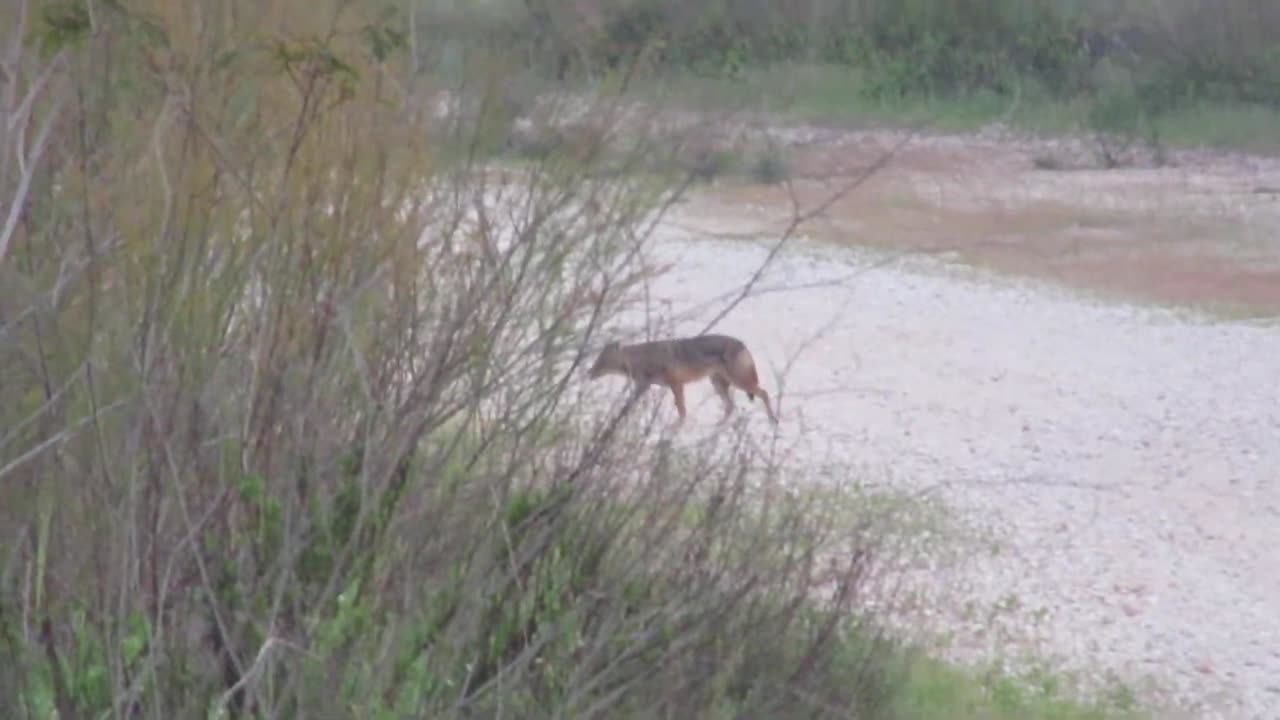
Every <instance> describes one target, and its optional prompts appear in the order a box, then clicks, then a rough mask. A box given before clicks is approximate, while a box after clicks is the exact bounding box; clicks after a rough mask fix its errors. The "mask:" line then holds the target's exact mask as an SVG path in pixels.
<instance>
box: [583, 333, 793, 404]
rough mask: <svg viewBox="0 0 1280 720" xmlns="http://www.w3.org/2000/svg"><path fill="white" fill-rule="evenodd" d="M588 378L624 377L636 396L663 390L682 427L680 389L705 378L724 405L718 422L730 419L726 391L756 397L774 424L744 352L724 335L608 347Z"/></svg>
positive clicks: (738, 343) (752, 364)
mask: <svg viewBox="0 0 1280 720" xmlns="http://www.w3.org/2000/svg"><path fill="white" fill-rule="evenodd" d="M589 374H590V376H591V379H592V380H594V379H596V378H598V377H600V376H602V375H609V374H616V375H625V376H626V377H629V378H631V381H632V382H634V383H635V386H636V392H642V391H644V390H646V389H647V388H648V387H649V386H650V385H654V384H660V385H666V386H667V387H669V388H671V394H672V395H673V396H674V397H675V401H676V411H677V412H679V413H680V421H681V422H683V421H684V418H685V408H684V386H685V385H686V384H688V383H691V382H697V381H699V380H701V379H703V378H705V377H710V378H711V384H712V385H714V386H715V388H716V393H717V394H718V395H719V396H720V398H721V399H722V400H724V418H723V419H722V420H721V422H724V421H725V420H728V419H729V416H730V415H732V414H733V407H734V406H733V398H732V397H731V396H730V395H729V388H730V387H731V386H732V387H736V388H738V389H739V390H741V391H743V392H745V393H746V394H747V397H748V398H750V399H752V400H754V399H755V398H756V396H759V397H760V399H761V400H762V401H764V409H765V412H767V413H769V419H770V420H772V421H773V422H774V424H777V422H778V417H777V416H776V415H774V414H773V407H772V406H770V404H769V393H767V392H765V391H764V388H761V387H760V378H759V376H758V375H757V374H756V363H755V360H754V359H753V358H752V357H751V353H750V352H748V351H747V346H746V345H745V344H743V342H742V341H741V340H739V339H737V338H733V337H729V336H727V335H698V336H696V337H690V338H680V339H677V340H657V341H653V342H644V343H637V344H635V345H620V344H618V343H616V342H611V343H609V344H608V345H606V346H605V347H604V349H603V350H601V351H600V355H599V356H598V357H597V358H596V362H595V364H594V365H592V366H591V371H590V373H589Z"/></svg>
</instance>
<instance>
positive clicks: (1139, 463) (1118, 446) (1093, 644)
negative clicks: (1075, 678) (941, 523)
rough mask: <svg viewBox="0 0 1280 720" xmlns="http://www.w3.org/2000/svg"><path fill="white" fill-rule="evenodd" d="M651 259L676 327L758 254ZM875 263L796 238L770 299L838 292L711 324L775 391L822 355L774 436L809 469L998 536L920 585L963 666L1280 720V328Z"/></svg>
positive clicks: (666, 234) (697, 321)
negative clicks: (801, 451)
mask: <svg viewBox="0 0 1280 720" xmlns="http://www.w3.org/2000/svg"><path fill="white" fill-rule="evenodd" d="M727 220H728V219H726V221H727ZM655 251H656V254H657V255H658V256H659V259H661V260H667V261H673V262H675V263H676V267H675V269H674V270H673V272H671V273H670V274H668V275H667V276H665V277H663V278H661V279H660V280H658V281H657V282H656V284H655V285H654V287H653V290H652V292H653V297H654V300H655V301H656V302H657V303H658V304H659V307H663V308H669V309H670V310H672V311H675V312H680V313H683V312H686V311H689V310H690V309H693V308H697V307H700V306H703V304H704V303H706V302H707V301H710V300H711V299H713V298H715V297H717V296H720V295H722V294H724V293H726V292H730V291H731V290H732V289H733V288H735V287H737V286H739V285H740V284H741V283H742V282H743V281H745V280H746V279H747V278H748V277H749V276H750V274H751V273H752V272H753V271H754V269H755V268H756V267H758V265H759V263H760V262H761V260H762V259H763V257H764V254H765V249H764V247H763V246H762V245H759V244H755V243H749V242H737V241H730V242H721V241H713V240H707V239H704V238H697V239H694V238H692V237H690V236H688V235H687V234H682V233H681V232H680V231H679V230H676V229H674V228H670V227H669V228H666V229H665V230H663V231H662V239H661V242H659V243H658V245H657V246H656V247H655ZM873 263H874V258H873V257H872V256H869V255H866V254H861V253H859V252H857V251H854V250H848V249H843V248H832V247H826V246H817V245H813V244H809V243H805V242H803V241H798V242H797V243H795V244H793V245H791V246H789V247H788V249H787V251H786V252H784V253H783V254H782V256H781V257H780V258H779V259H778V261H777V262H776V264H775V265H773V266H772V267H771V269H770V270H769V272H768V273H767V274H766V275H765V277H764V278H763V281H762V286H763V287H766V288H779V287H783V286H794V285H800V284H807V283H815V282H822V281H826V280H835V281H836V282H834V283H833V284H829V285H824V286H819V287H812V288H809V289H804V290H793V291H787V292H771V293H769V294H767V295H764V296H761V297H755V298H752V299H749V300H747V301H745V302H743V303H742V304H741V305H740V306H738V307H737V308H736V309H735V310H734V311H733V312H732V313H731V314H730V315H729V316H728V317H727V318H726V319H725V320H724V321H722V323H721V324H720V325H719V326H718V327H717V328H716V329H717V331H720V332H727V333H731V334H736V335H738V336H740V337H741V338H742V339H743V340H745V341H746V342H747V344H748V346H749V347H750V349H751V350H752V352H753V354H754V355H755V356H756V359H757V363H758V364H759V365H760V366H761V368H760V369H761V380H762V382H763V383H764V385H765V387H766V388H768V389H770V390H771V391H773V392H774V393H775V395H777V390H776V388H777V387H778V385H779V378H778V377H777V376H776V375H775V373H776V372H779V371H780V370H781V368H782V367H783V365H784V364H785V363H786V361H787V359H788V357H789V356H791V355H792V354H794V353H797V352H798V351H800V349H801V347H802V346H803V345H804V344H805V343H808V342H812V344H811V345H809V346H808V347H807V349H805V350H804V352H803V353H802V354H800V355H799V358H798V360H796V362H795V364H794V367H793V368H792V370H791V372H790V374H789V375H788V376H787V377H786V379H785V392H784V393H783V402H782V421H783V425H782V428H781V432H782V433H783V434H784V435H786V436H788V438H789V439H791V440H792V441H794V442H797V443H799V444H800V445H801V446H803V447H805V448H808V453H809V455H810V456H811V457H813V458H814V462H815V463H816V462H819V459H821V462H823V463H826V462H829V461H830V460H831V459H833V458H834V459H843V460H845V461H847V462H849V463H853V464H855V465H856V466H859V467H865V468H868V469H871V470H875V469H877V468H879V469H882V470H884V471H886V472H891V473H892V477H893V478H894V482H897V483H902V484H903V487H909V488H920V487H936V489H937V491H938V493H939V494H940V497H941V498H943V500H944V501H945V502H946V503H947V504H948V505H949V506H950V507H952V508H953V509H954V510H956V511H957V512H958V513H960V514H962V515H964V516H966V517H969V518H972V519H974V520H976V521H978V522H980V523H981V524H982V525H983V526H985V527H989V528H991V529H993V530H994V531H995V532H996V533H997V537H998V538H999V541H1000V542H999V545H998V548H997V549H998V551H996V552H986V553H980V554H977V555H975V556H973V557H972V558H971V561H970V562H967V563H964V564H960V565H954V566H949V567H947V568H943V569H938V570H935V571H931V572H930V573H929V575H928V577H927V578H923V580H924V582H925V584H926V585H928V586H931V590H929V591H928V592H929V593H930V594H931V595H932V596H933V598H934V602H935V603H936V607H935V608H934V611H935V612H934V615H935V617H936V619H937V622H938V627H939V628H945V629H946V630H948V631H949V632H951V633H952V634H953V635H954V639H955V642H954V643H953V644H952V645H951V646H950V652H951V653H952V654H953V656H954V657H956V658H959V659H967V660H978V659H984V658H985V659H990V658H993V657H998V656H999V657H1014V656H1018V655H1021V654H1022V653H1033V654H1035V655H1037V656H1039V657H1041V658H1046V659H1053V658H1059V659H1060V660H1061V662H1062V663H1063V667H1064V668H1067V669H1077V670H1081V671H1083V672H1084V673H1085V674H1086V676H1091V677H1099V678H1100V677H1103V676H1105V675H1107V674H1110V673H1114V674H1116V675H1118V676H1119V677H1121V678H1123V679H1125V680H1126V681H1128V682H1130V683H1139V684H1140V683H1141V682H1142V680H1143V678H1148V677H1149V678H1151V679H1152V680H1154V682H1155V683H1157V684H1158V685H1159V688H1160V689H1159V693H1160V695H1161V696H1162V697H1164V698H1165V699H1168V700H1170V701H1171V702H1174V703H1176V704H1177V705H1180V706H1181V707H1182V708H1183V709H1184V711H1185V713H1184V714H1186V715H1188V716H1191V717H1203V718H1230V719H1232V720H1236V719H1240V720H1245V719H1254V718H1257V719H1262V718H1266V719H1267V720H1274V719H1275V718H1280V328H1278V327H1277V326H1275V325H1270V326H1268V325H1265V324H1257V323H1254V324H1244V323H1226V322H1213V321H1208V320H1204V319H1199V320H1197V319H1193V318H1189V317H1187V315H1186V314H1185V313H1174V312H1170V311H1163V310H1158V309H1149V308H1138V307H1129V306H1121V305H1100V304H1096V303H1093V302H1089V301H1087V300H1085V299H1082V298H1081V297H1077V296H1074V295H1072V294H1070V293H1068V292H1067V291H1062V290H1057V289H1053V288H1048V287H1044V286H1040V285H1033V284H1030V283H1022V282H1018V281H1015V280H1011V279H1008V278H1000V277H994V276H988V275H984V274H979V273H977V272H976V271H970V270H964V269H960V268H955V267H949V266H945V265H943V264H941V263H938V262H932V261H927V260H924V259H920V260H911V261H902V262H898V263H895V264H892V265H887V266H881V267H879V268H875V269H867V268H869V267H871V266H872V265H873ZM851 274H852V275H851ZM719 307H721V306H720V305H715V306H712V307H710V308H708V312H705V313H703V314H702V315H701V316H700V317H698V318H692V317H686V318H685V319H684V320H683V321H682V322H680V323H679V324H678V326H677V327H676V328H675V331H676V332H680V333H686V332H688V333H692V332H697V331H699V330H701V329H702V326H703V324H704V323H705V321H706V319H707V318H708V317H709V316H710V315H711V314H714V312H715V311H716V310H718V309H719ZM704 385H705V387H704ZM717 402H718V401H717V400H716V398H715V397H714V394H713V392H712V390H711V388H710V385H709V383H703V384H699V385H698V386H691V387H690V388H689V408H690V413H691V418H690V423H691V424H694V423H696V424H697V425H712V424H714V423H715V422H716V421H717V420H718V419H719V406H718V404H717ZM739 403H740V405H739V408H740V410H742V409H746V408H745V406H744V405H743V404H742V403H744V400H740V401H739ZM750 412H751V413H752V414H753V416H754V417H753V418H752V421H751V422H752V423H753V424H758V426H759V427H760V428H762V430H763V428H765V427H767V425H766V420H765V418H764V413H763V411H762V410H761V409H760V408H759V407H758V406H756V407H752V408H750ZM816 475H817V473H815V476H816ZM994 606H1000V607H1004V608H1005V612H1003V613H1001V614H1000V615H999V617H997V618H994V619H993V618H991V617H989V616H988V615H986V614H985V613H983V612H978V613H976V614H975V613H973V612H971V610H972V609H973V608H975V607H985V608H990V607H994Z"/></svg>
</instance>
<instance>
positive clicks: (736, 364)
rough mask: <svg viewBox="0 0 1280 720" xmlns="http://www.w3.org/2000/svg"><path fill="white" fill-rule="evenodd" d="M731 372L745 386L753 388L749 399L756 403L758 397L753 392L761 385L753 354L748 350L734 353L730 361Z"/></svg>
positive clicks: (749, 393) (744, 349) (749, 391)
mask: <svg viewBox="0 0 1280 720" xmlns="http://www.w3.org/2000/svg"><path fill="white" fill-rule="evenodd" d="M729 372H731V373H733V376H734V377H735V378H736V379H737V380H738V381H739V382H741V383H742V384H744V385H745V386H747V387H749V388H752V390H747V391H746V393H747V397H748V398H750V399H751V401H752V402H754V401H755V399H756V395H755V392H753V390H754V389H755V388H756V387H758V386H759V385H760V375H759V374H758V373H756V361H755V359H754V358H752V357H751V353H750V352H748V351H747V349H746V348H741V349H739V350H738V352H736V353H734V355H733V357H732V358H730V359H729Z"/></svg>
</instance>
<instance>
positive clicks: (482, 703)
mask: <svg viewBox="0 0 1280 720" xmlns="http://www.w3.org/2000/svg"><path fill="white" fill-rule="evenodd" d="M48 7H49V8H52V9H51V10H48V11H47V12H44V13H43V14H41V15H39V16H36V15H33V14H31V12H30V11H31V9H32V8H31V6H28V5H24V6H23V10H24V12H23V14H22V17H23V19H24V23H25V24H23V25H20V27H19V28H18V32H17V33H15V34H14V35H13V36H12V37H11V38H9V39H8V40H9V42H10V46H9V48H8V54H7V55H6V60H5V65H4V82H5V83H6V85H5V87H4V88H3V90H4V93H5V98H6V103H7V104H6V105H5V112H6V113H7V115H6V118H5V120H6V124H5V127H6V132H7V133H8V134H6V135H5V136H4V138H3V140H4V148H5V150H4V153H5V154H4V155H3V156H2V157H0V160H2V161H3V165H0V182H3V183H5V185H4V189H5V192H6V197H13V198H15V202H14V204H13V206H12V208H10V209H8V213H9V217H11V218H16V219H15V220H12V221H10V222H7V223H6V230H5V235H4V239H5V241H6V243H7V245H8V247H7V252H6V253H5V254H4V255H3V256H2V260H0V262H2V263H3V264H0V362H2V364H3V367H4V371H3V373H4V374H3V378H0V428H3V430H2V431H0V554H2V555H3V557H4V563H3V566H2V567H3V568H4V569H3V572H2V573H0V647H3V648H4V655H5V662H3V663H0V696H2V697H3V698H4V701H5V703H6V704H7V705H8V707H7V708H6V710H7V712H6V713H5V716H6V717H49V716H50V714H51V713H52V712H53V711H55V710H56V712H57V713H58V715H59V716H60V717H63V718H74V717H86V716H94V717H98V716H111V717H191V716H201V715H204V714H212V716H221V715H224V714H225V715H228V716H253V717H277V716H284V717H316V716H321V715H323V716H325V717H368V716H373V715H384V714H389V715H395V716H411V717H443V716H454V715H456V716H471V717H488V716H493V715H495V714H497V713H499V712H506V713H511V714H515V715H517V716H543V715H547V716H550V715H556V714H565V715H572V716H575V717H599V716H617V715H618V714H623V715H625V714H628V713H631V714H644V715H649V714H657V715H664V716H682V717H696V716H706V715H707V714H708V713H710V712H714V711H720V712H726V713H731V712H735V711H737V710H741V709H747V708H749V709H751V711H752V712H753V713H758V712H763V713H765V714H767V715H769V716H771V717H787V716H814V715H837V716H839V715H857V714H859V713H861V712H864V711H867V710H868V709H869V708H871V707H872V706H874V704H875V703H876V702H877V701H878V700H879V699H881V693H882V692H883V688H884V687H885V684H884V681H883V678H882V677H881V675H882V674H883V673H884V669H885V665H884V663H883V661H882V660H875V656H874V654H873V653H872V652H871V651H872V650H873V649H874V648H876V647H878V645H877V643H878V641H877V640H876V638H875V636H874V634H873V633H870V632H863V631H862V629H861V628H859V627H858V626H857V625H856V623H854V622H853V620H852V619H851V618H853V617H856V616H854V615H852V614H851V611H852V609H853V608H854V607H855V605H856V602H857V600H858V591H859V587H860V586H859V581H860V578H861V577H862V573H864V572H865V571H866V568H867V563H868V562H869V559H870V556H869V555H868V547H869V546H870V541H869V539H867V538H865V537H863V536H862V535H861V534H860V532H859V530H858V529H857V528H856V527H854V528H850V527H848V526H847V525H845V524H842V523H841V522H840V518H839V517H837V516H835V515H833V514H832V513H830V512H823V508H821V507H814V506H812V504H811V503H806V501H804V500H803V499H796V498H794V497H792V496H790V495H787V494H783V493H780V492H778V491H777V490H776V489H774V488H775V485H774V484H773V483H772V482H771V479H772V478H773V477H774V474H775V473H776V469H777V464H776V462H775V461H773V460H770V459H769V456H768V455H767V454H766V455H765V456H763V457H761V456H760V453H759V451H758V450H757V449H756V448H754V447H753V446H752V445H751V444H750V442H749V441H748V439H747V437H746V436H745V435H734V434H726V435H724V436H722V438H721V440H720V441H718V442H713V443H712V444H710V445H709V446H705V447H699V448H697V449H696V451H694V452H686V453H681V452H677V451H675V450H673V449H671V446H670V444H662V443H660V444H659V445H657V446H656V448H655V447H654V446H653V445H651V444H650V443H649V442H648V441H647V438H649V437H650V435H651V432H650V430H651V427H650V425H651V423H652V422H653V419H652V418H651V417H650V418H648V419H647V420H646V418H645V417H644V416H643V415H641V414H638V413H637V412H635V408H634V402H633V401H629V402H627V403H625V404H624V405H622V406H621V407H618V408H613V409H608V408H601V407H600V406H599V404H598V403H596V404H592V403H589V402H587V401H586V400H584V399H582V398H581V397H580V392H581V386H580V382H579V377H580V376H579V373H578V368H579V366H580V364H581V362H582V361H583V359H584V357H585V356H586V354H587V353H588V352H589V351H590V348H591V347H592V346H593V343H594V337H595V334H596V331H597V330H598V328H600V327H601V325H602V324H603V323H604V322H605V321H607V320H608V319H609V318H610V317H612V316H613V314H614V313H616V312H617V311H618V309H619V308H620V307H622V306H623V305H624V304H625V303H627V302H630V301H633V300H634V298H635V297H636V295H637V291H638V289H639V287H640V285H641V284H642V283H643V282H644V280H645V278H646V276H647V275H648V274H649V273H650V272H651V271H652V269H651V268H649V267H647V266H646V264H645V254H644V248H645V242H646V238H647V233H648V232H649V231H650V230H651V229H652V227H653V224H652V222H653V218H654V216H655V214H660V213H661V212H662V210H663V209H664V208H665V207H666V206H667V204H669V203H670V202H672V201H673V199H674V198H675V197H677V196H678V195H679V192H680V191H681V189H682V187H683V186H682V185H681V184H679V183H677V184H671V183H655V182H653V181H649V180H646V181H644V182H641V181H639V180H634V179H627V177H628V176H627V175H626V174H625V173H623V174H618V173H597V172H594V170H595V169H596V167H597V165H598V164H599V163H600V162H603V158H604V156H605V155H606V154H607V155H609V157H610V160H609V161H610V162H612V163H617V162H623V163H624V164H625V163H626V162H632V163H641V162H643V161H644V159H645V158H646V156H647V155H649V154H650V153H651V152H652V148H650V147H647V146H646V145H645V143H644V142H643V135H640V140H638V141H635V142H632V143H629V144H626V145H625V146H623V147H626V148H627V151H626V152H625V153H624V156H623V157H622V158H621V159H619V155H618V152H617V147H614V148H613V149H612V151H611V152H610V153H605V152H603V151H602V150H601V149H600V148H599V147H596V145H597V144H600V145H603V143H604V142H605V138H607V137H608V134H607V132H606V133H602V134H601V135H600V136H599V143H594V142H593V141H592V140H591V138H588V139H587V140H586V141H585V142H581V143H575V144H574V145H573V147H572V149H571V151H568V152H559V151H557V150H556V149H554V148H553V149H552V150H551V151H549V152H547V153H545V154H544V156H543V157H541V158H540V159H539V160H538V161H537V162H535V163H532V164H526V165H521V166H519V167H518V168H511V167H508V168H505V169H503V168H497V167H495V166H493V165H492V164H489V163H488V161H487V160H486V158H485V157H484V156H483V155H482V154H481V153H480V152H478V151H477V148H480V147H483V146H486V144H487V143H488V142H489V140H490V139H491V134H492V133H501V132H504V131H505V130H504V127H505V128H506V129H507V130H509V127H507V126H508V125H509V123H508V122H507V121H508V120H509V118H507V117H506V115H505V113H506V111H505V110H503V111H501V112H498V115H499V116H501V117H500V118H499V119H500V122H498V123H497V124H491V123H489V122H488V121H487V120H488V118H489V117H490V116H489V115H487V114H486V112H485V111H484V110H483V108H486V107H494V106H493V105H492V104H491V103H489V102H488V100H489V99H490V94H491V93H493V92H495V90H494V88H496V87H499V86H500V83H494V82H481V83H474V84H469V85H466V86H465V87H463V89H462V90H461V92H462V93H463V94H464V95H466V98H467V99H468V100H469V99H471V98H475V99H476V100H477V101H478V103H477V104H476V105H475V107H478V108H481V110H480V111H479V114H478V115H476V116H473V117H475V118H478V119H477V120H476V121H475V122H453V123H452V124H446V125H445V126H443V128H441V127H435V128H434V129H433V127H432V124H433V123H435V122H438V121H435V120H433V119H432V115H431V113H430V112H429V111H428V109H426V108H425V105H424V104H423V103H421V102H420V101H419V99H418V97H419V96H418V95H417V94H416V93H411V92H409V91H407V90H406V89H405V87H404V86H402V85H401V84H400V83H399V81H398V78H399V77H401V71H402V68H401V67H400V63H401V62H402V60H400V59H399V55H398V54H397V52H398V50H399V49H400V46H401V43H402V41H403V37H402V36H401V35H400V34H398V33H397V31H396V30H395V25H394V23H393V22H392V21H391V20H387V19H385V18H383V17H381V16H379V15H378V14H376V13H373V12H370V11H368V9H367V8H366V7H365V6H364V5H363V4H360V3H354V4H352V3H334V4H329V3H321V4H320V5H319V6H317V5H315V4H314V3H305V2H301V0H279V1H278V2H274V3H269V4H267V5H266V6H261V5H259V4H257V3H248V2H241V1H239V0H229V1H228V2H226V3H222V4H220V5H218V8H217V12H212V11H209V10H210V8H209V7H206V6H203V5H200V4H188V5H172V4H168V3H162V2H155V3H148V2H142V3H134V4H131V5H130V6H129V7H128V8H127V9H126V8H125V7H124V6H122V5H117V4H113V3H89V4H78V3H76V4H70V3H68V4H65V5H57V6H48ZM32 38H34V39H35V41H36V42H38V43H41V44H43V45H44V48H43V52H41V49H40V48H37V47H35V46H32V45H30V44H28V40H29V39H32ZM15 99H16V102H15ZM601 102H602V105H601V107H599V108H598V111H597V112H596V113H594V115H595V116H597V117H601V118H604V119H605V125H606V130H607V124H608V119H609V118H610V117H612V116H611V109H610V103H611V102H612V100H610V99H607V98H606V99H605V100H603V101H601ZM495 112H496V111H495ZM455 119H456V118H455ZM444 122H446V123H448V122H449V121H448V120H447V119H446V120H445V121H444ZM504 123H505V125H504ZM633 129H634V128H633ZM11 193H12V194H11ZM817 590H822V591H823V592H824V594H825V597H826V598H827V599H826V601H825V602H822V603H818V602H815V601H814V596H815V593H816V591H817ZM853 637H858V638H861V642H862V643H864V644H863V645H860V646H858V647H860V648H862V649H863V650H864V652H856V653H855V652H850V647H852V646H851V645H850V642H851V640H850V638H853ZM851 678H852V681H851Z"/></svg>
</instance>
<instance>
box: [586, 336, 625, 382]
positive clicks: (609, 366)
mask: <svg viewBox="0 0 1280 720" xmlns="http://www.w3.org/2000/svg"><path fill="white" fill-rule="evenodd" d="M624 369H625V358H624V357H623V356H622V345H621V344H620V343H618V342H617V341H614V342H611V343H609V344H608V345H605V346H604V349H603V350H601V351H600V354H599V355H597V356H596V362H595V364H594V365H592V366H591V370H590V372H588V373H587V375H588V376H589V377H590V378H591V379H592V380H595V379H596V378H598V377H600V376H601V375H608V374H609V373H613V372H623V371H624Z"/></svg>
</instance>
